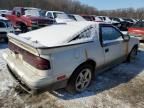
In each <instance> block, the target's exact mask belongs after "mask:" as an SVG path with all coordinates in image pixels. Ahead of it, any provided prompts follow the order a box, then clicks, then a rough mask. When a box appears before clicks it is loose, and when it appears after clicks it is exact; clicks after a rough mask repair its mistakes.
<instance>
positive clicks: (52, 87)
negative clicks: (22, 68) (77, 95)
mask: <svg viewBox="0 0 144 108" xmlns="http://www.w3.org/2000/svg"><path fill="white" fill-rule="evenodd" d="M7 68H8V70H9V73H10V74H11V76H12V77H13V78H14V80H15V81H16V82H17V83H18V84H19V85H20V86H21V88H22V89H23V90H25V91H26V92H28V93H30V94H40V93H43V92H45V91H51V90H56V89H60V88H64V87H65V86H66V84H67V80H64V81H61V82H56V83H52V84H49V85H46V86H43V87H40V88H33V87H31V86H29V85H28V84H26V83H25V82H23V81H22V80H21V79H20V77H19V76H18V75H17V74H16V72H15V71H14V70H12V69H11V68H10V67H9V65H7Z"/></svg>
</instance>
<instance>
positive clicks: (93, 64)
mask: <svg viewBox="0 0 144 108" xmlns="http://www.w3.org/2000/svg"><path fill="white" fill-rule="evenodd" d="M86 64H88V65H91V66H92V67H93V74H94V72H95V68H96V62H95V61H94V60H92V59H87V60H86V61H84V62H83V63H81V64H80V65H78V66H77V67H76V68H75V69H74V71H73V72H72V74H71V75H70V78H69V80H68V83H69V82H70V80H71V78H72V77H73V75H74V73H75V71H76V70H77V69H78V68H79V67H81V66H83V65H86ZM68 83H67V84H68Z"/></svg>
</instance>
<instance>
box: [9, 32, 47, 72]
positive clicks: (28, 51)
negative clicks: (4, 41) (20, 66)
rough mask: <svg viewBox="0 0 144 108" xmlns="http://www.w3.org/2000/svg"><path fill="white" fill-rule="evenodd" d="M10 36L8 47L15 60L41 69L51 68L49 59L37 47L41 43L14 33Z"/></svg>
mask: <svg viewBox="0 0 144 108" xmlns="http://www.w3.org/2000/svg"><path fill="white" fill-rule="evenodd" d="M8 37H9V42H8V47H9V49H10V50H11V54H12V56H13V57H14V58H15V60H17V61H22V62H23V63H27V64H29V65H30V66H32V67H35V68H36V69H39V70H48V69H50V62H49V60H47V59H44V58H42V57H40V55H39V52H38V50H37V47H38V46H40V45H38V44H37V43H34V42H31V41H28V40H26V39H24V38H21V37H18V36H15V35H14V34H13V35H12V34H11V35H9V36H8Z"/></svg>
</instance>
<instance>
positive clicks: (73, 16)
mask: <svg viewBox="0 0 144 108" xmlns="http://www.w3.org/2000/svg"><path fill="white" fill-rule="evenodd" d="M68 16H69V17H70V18H71V19H72V20H75V21H86V20H85V19H84V18H83V17H82V16H80V15H76V14H68Z"/></svg>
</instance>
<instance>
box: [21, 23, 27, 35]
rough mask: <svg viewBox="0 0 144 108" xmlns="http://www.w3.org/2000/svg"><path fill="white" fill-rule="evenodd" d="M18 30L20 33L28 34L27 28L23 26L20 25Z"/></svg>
mask: <svg viewBox="0 0 144 108" xmlns="http://www.w3.org/2000/svg"><path fill="white" fill-rule="evenodd" d="M20 30H21V32H22V33H26V32H28V28H27V26H26V25H25V24H20Z"/></svg>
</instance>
